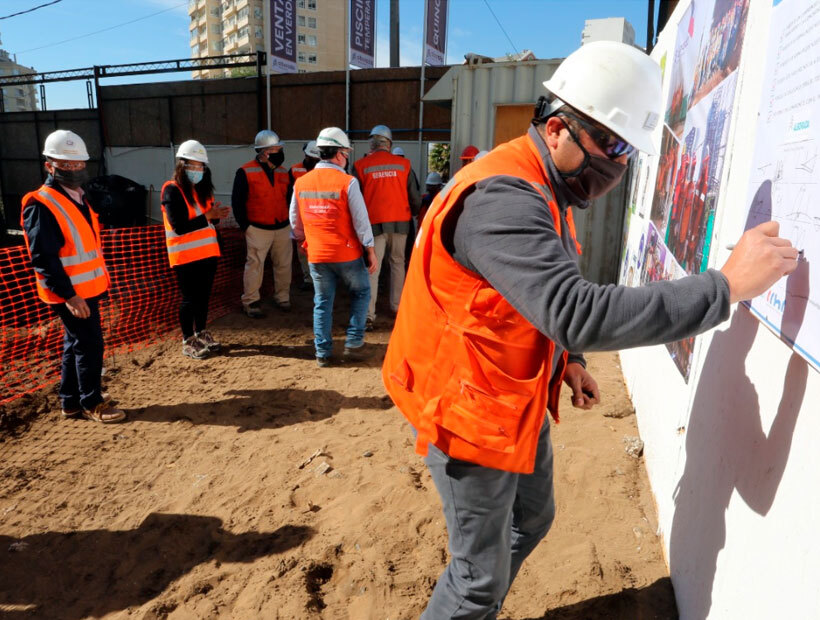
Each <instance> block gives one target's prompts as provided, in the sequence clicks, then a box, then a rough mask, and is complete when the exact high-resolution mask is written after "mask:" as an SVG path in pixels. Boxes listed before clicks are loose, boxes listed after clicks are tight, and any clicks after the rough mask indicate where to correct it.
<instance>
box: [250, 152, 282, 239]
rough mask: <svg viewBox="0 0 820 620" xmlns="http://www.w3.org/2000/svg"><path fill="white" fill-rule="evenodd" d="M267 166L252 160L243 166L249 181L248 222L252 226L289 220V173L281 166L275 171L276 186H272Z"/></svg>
mask: <svg viewBox="0 0 820 620" xmlns="http://www.w3.org/2000/svg"><path fill="white" fill-rule="evenodd" d="M264 165H265V164H262V163H259V161H258V160H256V159H252V160H251V161H249V162H248V163H246V164H243V166H242V170H244V171H245V178H247V179H248V202H247V204H246V208H247V211H248V221H249V222H250V223H251V224H265V225H273V224H278V223H280V222H285V221H287V219H288V199H287V195H288V184H289V183H290V177H289V176H288V171H287V170H285V169H284V168H283V167H282V166H279V167H277V168H275V169H274V171H273V181H274V184H273V185H271V184H270V180H269V179H268V175H267V173H266V172H265V171H264V170H263V169H262V166H264Z"/></svg>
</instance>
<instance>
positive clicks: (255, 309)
mask: <svg viewBox="0 0 820 620" xmlns="http://www.w3.org/2000/svg"><path fill="white" fill-rule="evenodd" d="M242 312H244V313H245V314H247V315H248V316H249V317H251V318H252V319H261V318H264V316H265V313H264V312H262V306H261V305H260V303H259V302H258V301H254V302H253V303H250V304H248V305H246V306H245V305H243V306H242Z"/></svg>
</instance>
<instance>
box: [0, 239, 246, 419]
mask: <svg viewBox="0 0 820 620" xmlns="http://www.w3.org/2000/svg"><path fill="white" fill-rule="evenodd" d="M219 234H220V247H221V249H222V256H221V257H220V259H219V267H218V269H217V272H216V278H215V280H214V287H213V292H212V294H211V303H210V309H209V315H208V318H209V320H213V319H215V318H218V317H220V316H223V315H225V314H227V313H229V312H231V311H233V310H234V309H236V307H237V306H238V304H239V296H240V294H241V292H242V269H243V267H244V264H245V237H244V235H243V234H242V232H241V231H240V230H239V229H238V228H223V229H220V231H219ZM102 246H103V255H104V256H105V263H106V265H107V267H108V271H109V273H110V275H111V286H110V288H109V290H108V297H107V298H105V299H103V300H102V303H101V304H100V314H101V316H102V324H103V335H104V338H105V355H106V357H108V356H110V355H112V354H114V353H123V352H127V351H132V350H134V349H135V348H140V347H144V346H146V345H149V344H151V343H155V342H157V341H159V340H164V339H166V338H168V337H169V336H170V335H172V334H173V333H175V332H177V331H178V330H179V318H178V312H179V302H180V295H179V289H178V287H177V280H176V277H175V276H174V274H173V272H172V271H171V268H170V266H169V265H168V254H167V253H166V250H165V236H164V232H163V227H162V226H147V227H140V228H118V229H110V230H104V231H102ZM62 350H63V324H62V322H61V321H60V319H59V318H58V317H57V315H55V314H54V312H52V311H51V310H50V309H49V308H48V306H47V305H46V304H45V303H43V302H42V301H40V298H39V297H38V296H37V292H36V289H35V285H34V270H33V269H32V267H31V263H30V261H29V257H28V253H27V252H26V248H25V247H22V246H21V247H13V248H4V249H0V404H4V403H7V402H10V401H12V400H14V399H16V398H19V397H20V396H23V395H24V394H28V393H30V392H34V391H35V390H38V389H40V388H42V387H44V386H46V385H49V384H51V383H53V382H55V381H57V380H58V379H59V378H60V357H61V356H62Z"/></svg>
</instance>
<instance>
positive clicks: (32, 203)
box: [21, 129, 125, 424]
mask: <svg viewBox="0 0 820 620" xmlns="http://www.w3.org/2000/svg"><path fill="white" fill-rule="evenodd" d="M43 155H45V157H46V163H45V168H46V171H47V172H48V178H47V179H46V182H45V183H44V184H43V185H42V186H41V187H40V188H39V189H37V190H35V191H33V192H30V193H28V194H26V195H25V196H24V197H23V203H22V207H23V210H22V212H21V219H22V222H21V223H22V228H23V235H24V237H25V241H26V248H27V249H28V252H29V256H30V257H31V264H32V266H33V267H34V272H35V277H36V286H37V294H38V296H39V297H40V299H41V300H43V301H44V302H45V303H47V304H48V305H49V307H50V308H52V309H53V310H54V312H55V314H57V316H59V317H60V320H61V321H62V322H63V326H64V328H65V338H64V339H63V360H62V372H61V379H60V400H61V402H62V416H63V417H64V418H73V417H79V416H83V417H85V418H87V419H89V420H93V421H94V422H102V423H103V424H111V423H115V422H122V421H123V420H125V412H124V411H122V410H121V409H118V408H116V407H114V406H113V405H112V404H111V401H110V399H109V398H108V395H107V394H104V393H103V391H102V384H101V380H100V376H101V373H102V363H103V346H104V342H103V333H102V325H101V322H100V306H99V304H100V299H101V298H102V297H103V296H104V295H105V294H106V291H107V290H108V284H109V278H108V271H107V270H106V267H105V261H104V260H103V255H102V247H101V245H100V224H99V221H98V219H97V214H96V213H94V211H93V210H92V209H91V208H90V207H89V204H88V202H87V200H86V199H85V195H84V192H83V188H82V184H83V182H84V181H85V180H86V178H87V177H88V173H87V171H86V161H88V151H87V150H86V147H85V143H84V142H83V140H82V138H80V136H78V135H77V134H76V133H74V132H73V131H66V130H64V129H58V130H57V131H55V132H53V133H51V134H50V135H49V136H48V137H47V138H46V142H45V148H44V149H43Z"/></svg>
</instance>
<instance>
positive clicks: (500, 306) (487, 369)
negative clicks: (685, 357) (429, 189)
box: [382, 136, 577, 473]
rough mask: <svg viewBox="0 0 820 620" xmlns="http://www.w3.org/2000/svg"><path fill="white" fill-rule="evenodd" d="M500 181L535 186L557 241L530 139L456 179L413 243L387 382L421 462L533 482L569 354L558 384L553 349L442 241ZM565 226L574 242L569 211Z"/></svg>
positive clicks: (545, 181)
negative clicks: (440, 455) (457, 214)
mask: <svg viewBox="0 0 820 620" xmlns="http://www.w3.org/2000/svg"><path fill="white" fill-rule="evenodd" d="M497 175H509V176H513V177H518V178H521V179H524V180H526V181H529V182H530V184H532V186H533V187H534V188H535V190H536V191H538V193H539V194H541V196H542V197H543V199H544V209H548V210H549V211H550V212H551V213H552V217H553V221H554V223H555V227H556V230H557V231H558V234H559V235H560V234H561V217H560V213H559V209H558V205H557V203H556V202H555V200H554V198H553V193H552V189H551V186H550V182H549V178H548V176H547V171H546V169H545V167H544V162H543V160H542V159H541V156H540V154H539V152H538V149H537V147H536V145H535V144H533V142H532V141H531V139H530V138H529V137H528V136H523V137H521V138H518V139H516V140H513V141H511V142H507V143H506V144H503V145H501V146H499V147H498V148H496V149H495V150H493V151H492V152H491V153H489V154H488V155H486V156H484V157H483V158H482V159H479V160H478V161H476V162H473V163H472V164H470V165H469V166H466V167H464V168H463V169H462V170H460V171H459V172H458V173H457V174H456V176H455V177H454V178H453V180H452V181H450V183H448V185H447V186H446V187H445V188H444V189H442V191H441V192H440V193H439V194H438V196H436V198H435V199H434V201H433V203H432V204H431V206H430V210H429V211H428V212H427V215H426V217H425V218H424V222H423V223H422V227H421V230H420V231H419V233H418V236H417V238H416V242H415V245H416V247H415V249H414V251H413V254H412V257H411V259H410V267H409V268H408V270H407V278H406V280H405V283H404V290H403V292H402V297H401V304H400V305H399V312H398V316H397V317H396V323H395V326H394V328H393V333H392V335H391V338H390V344H389V345H388V348H387V354H386V357H385V360H384V365H383V367H382V379H383V381H384V385H385V388H386V389H387V392H388V393H389V394H390V397H391V398H392V399H393V402H394V403H395V404H396V406H397V407H398V408H399V410H401V412H402V413H403V414H404V416H405V417H406V418H407V419H408V420H409V422H410V424H412V425H413V427H414V428H415V429H416V431H417V432H418V436H417V442H416V451H417V452H418V453H419V454H421V455H426V454H427V448H428V442H429V443H432V444H434V445H435V446H437V447H438V448H439V449H440V450H442V451H443V452H445V453H446V454H448V455H449V456H451V457H453V458H457V459H461V460H465V461H469V462H471V463H476V464H478V465H483V466H485V467H491V468H494V469H500V470H504V471H511V472H519V473H531V472H532V471H533V469H534V466H535V456H536V450H537V444H538V434H539V432H540V429H541V425H542V424H544V423H546V422H545V421H544V417H545V415H546V411H547V409H549V411H550V412H551V413H552V416H553V417H554V418H555V420H556V422H557V421H558V396H559V391H560V388H561V382H562V379H563V374H564V370H565V369H566V364H567V353H566V352H563V353H562V355H561V359H560V360H559V361H558V364H557V366H556V371H555V374H554V375H553V374H552V364H553V353H554V351H555V344H554V343H553V342H552V341H551V340H550V339H549V338H547V337H546V336H545V335H544V334H542V333H541V332H540V331H538V330H537V329H535V327H533V326H532V325H531V324H530V323H529V322H528V321H527V320H526V319H525V318H524V317H523V316H522V315H521V314H519V313H518V311H517V310H515V308H513V307H512V305H510V303H509V302H508V301H507V300H506V299H505V298H504V297H503V296H502V295H501V294H500V293H499V292H498V291H496V290H495V289H494V288H493V287H492V286H491V285H490V283H489V282H487V281H486V280H485V279H483V278H481V277H480V276H479V275H478V274H476V273H474V272H472V271H470V270H468V269H466V268H464V267H462V266H461V265H459V264H458V263H457V262H456V261H455V260H454V259H453V257H452V256H451V255H450V253H449V252H448V250H447V248H446V247H445V246H444V244H443V242H442V227H443V226H444V224H445V220H446V219H447V216H448V214H449V213H450V210H451V209H453V208H454V207H458V206H460V205H461V202H462V200H463V196H464V193H465V192H466V191H468V190H470V189H471V188H472V187H473V186H474V185H475V184H476V183H477V182H478V181H481V180H482V179H486V178H488V177H491V176H497ZM567 218H568V220H567V223H568V226H569V229H570V232H571V235H572V238H573V239H574V238H575V231H574V224H573V223H572V219H571V214H570V213H569V212H568V213H567ZM576 243H577V242H576ZM420 317H423V321H424V326H423V328H422V329H420V328H419V320H420Z"/></svg>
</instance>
